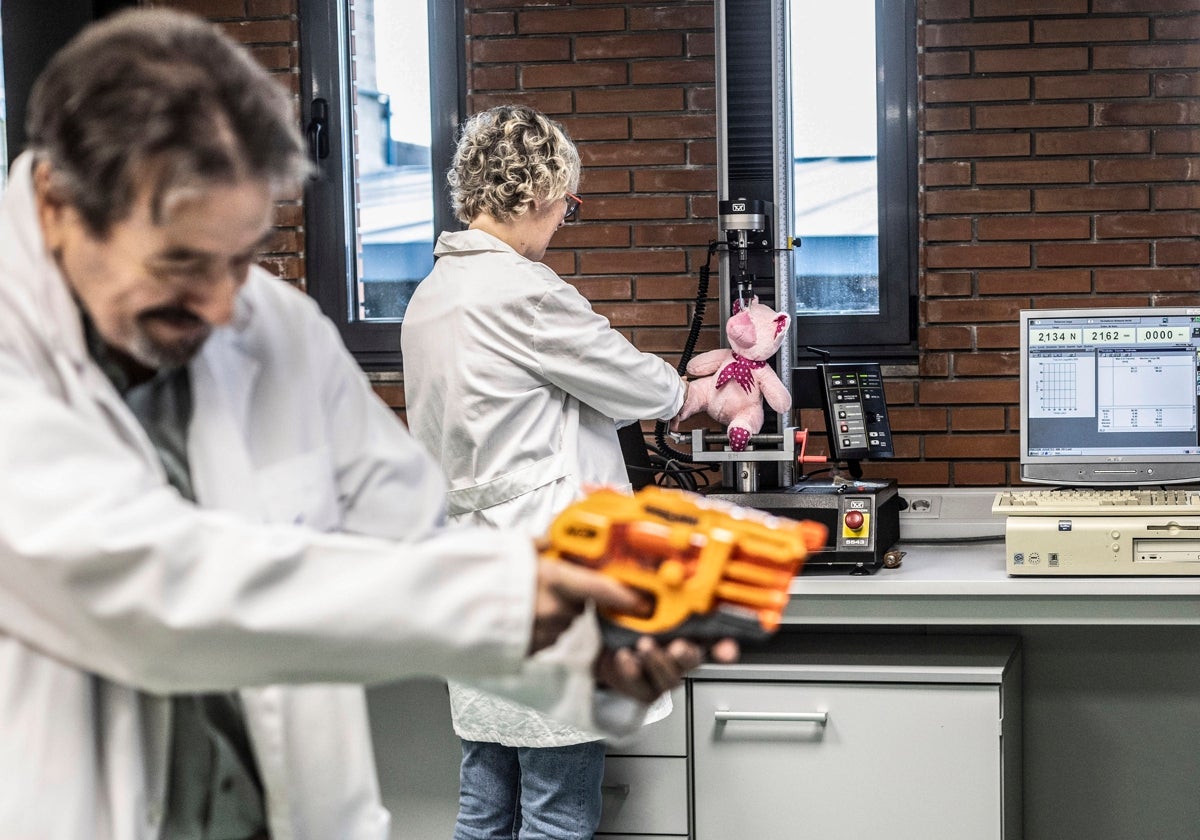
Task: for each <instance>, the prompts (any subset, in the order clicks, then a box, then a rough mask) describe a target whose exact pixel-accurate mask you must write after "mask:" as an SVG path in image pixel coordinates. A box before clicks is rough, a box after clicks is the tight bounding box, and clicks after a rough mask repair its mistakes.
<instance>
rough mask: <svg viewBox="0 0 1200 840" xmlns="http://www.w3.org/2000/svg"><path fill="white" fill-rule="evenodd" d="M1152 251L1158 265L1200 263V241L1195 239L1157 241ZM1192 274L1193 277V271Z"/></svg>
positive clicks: (1194, 264) (1193, 264) (1192, 264)
mask: <svg viewBox="0 0 1200 840" xmlns="http://www.w3.org/2000/svg"><path fill="white" fill-rule="evenodd" d="M1154 253H1155V257H1156V261H1157V262H1158V264H1159V265H1191V266H1196V265H1200V242H1198V241H1196V240H1195V239H1188V240H1186V241H1183V242H1159V243H1158V246H1157V247H1156V248H1155V251H1154ZM1192 276H1193V278H1195V272H1192Z"/></svg>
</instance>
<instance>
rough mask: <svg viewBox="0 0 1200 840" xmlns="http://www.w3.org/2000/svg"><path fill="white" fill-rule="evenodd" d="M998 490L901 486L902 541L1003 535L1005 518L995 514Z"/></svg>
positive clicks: (994, 488)
mask: <svg viewBox="0 0 1200 840" xmlns="http://www.w3.org/2000/svg"><path fill="white" fill-rule="evenodd" d="M1000 489H1001V488H998V487H902V488H900V497H901V498H902V499H903V500H904V501H905V502H907V505H903V506H902V509H901V511H900V540H901V541H902V542H903V541H910V542H920V541H921V540H955V539H969V538H979V537H1002V536H1004V517H1003V516H997V515H995V514H993V513H992V502H993V501H994V500H995V498H996V493H998V492H999V491H1000Z"/></svg>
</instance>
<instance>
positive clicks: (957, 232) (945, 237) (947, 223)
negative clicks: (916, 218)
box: [924, 218, 972, 242]
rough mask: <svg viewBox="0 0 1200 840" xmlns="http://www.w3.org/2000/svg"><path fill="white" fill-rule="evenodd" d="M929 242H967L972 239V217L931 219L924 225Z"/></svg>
mask: <svg viewBox="0 0 1200 840" xmlns="http://www.w3.org/2000/svg"><path fill="white" fill-rule="evenodd" d="M924 231H925V239H926V241H929V242H965V241H968V240H970V239H971V235H972V225H971V220H970V219H957V218H955V219H930V220H929V221H927V222H926V223H925V225H924Z"/></svg>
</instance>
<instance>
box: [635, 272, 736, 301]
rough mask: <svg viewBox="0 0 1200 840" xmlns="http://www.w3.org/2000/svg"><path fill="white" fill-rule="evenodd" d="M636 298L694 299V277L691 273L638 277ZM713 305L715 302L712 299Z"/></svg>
mask: <svg viewBox="0 0 1200 840" xmlns="http://www.w3.org/2000/svg"><path fill="white" fill-rule="evenodd" d="M635 296H636V297H637V299H638V300H682V301H688V302H690V303H694V302H695V300H696V277H695V276H694V275H692V274H680V275H670V274H652V275H648V276H643V277H639V278H638V280H637V283H636V284H635ZM712 305H713V306H716V302H715V301H713V303H712Z"/></svg>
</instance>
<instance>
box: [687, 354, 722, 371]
mask: <svg viewBox="0 0 1200 840" xmlns="http://www.w3.org/2000/svg"><path fill="white" fill-rule="evenodd" d="M730 357H731V356H730V353H729V351H728V350H726V349H719V350H709V351H707V352H705V353H701V354H700V355H699V356H693V357H692V360H691V361H690V362H688V366H687V372H688V373H690V374H691V375H692V376H708V375H709V374H710V373H716V372H717V369H718V368H720V367H721V365H722V364H724V363H725V362H726V361H728V360H729V359H730Z"/></svg>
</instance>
